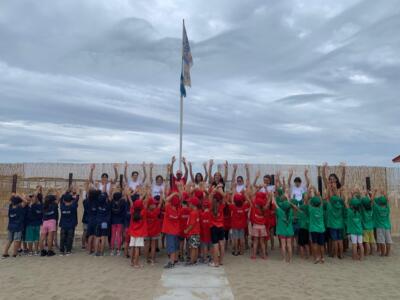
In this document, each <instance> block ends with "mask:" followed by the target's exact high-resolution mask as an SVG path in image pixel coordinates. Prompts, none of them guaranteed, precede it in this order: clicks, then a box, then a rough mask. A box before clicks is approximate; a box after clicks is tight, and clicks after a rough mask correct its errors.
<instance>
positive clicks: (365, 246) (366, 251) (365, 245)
mask: <svg viewBox="0 0 400 300" xmlns="http://www.w3.org/2000/svg"><path fill="white" fill-rule="evenodd" d="M370 251H371V249H370V245H369V243H364V254H365V256H367V255H369V253H370Z"/></svg>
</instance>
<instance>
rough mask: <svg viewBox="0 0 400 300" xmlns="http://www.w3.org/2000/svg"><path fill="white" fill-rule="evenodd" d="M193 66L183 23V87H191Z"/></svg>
mask: <svg viewBox="0 0 400 300" xmlns="http://www.w3.org/2000/svg"><path fill="white" fill-rule="evenodd" d="M192 66H193V58H192V52H191V51H190V45H189V39H188V37H187V34H186V28H185V21H183V35H182V73H183V85H184V86H191V85H192V82H191V80H190V68H191V67H192Z"/></svg>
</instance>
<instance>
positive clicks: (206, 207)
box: [200, 199, 211, 263]
mask: <svg viewBox="0 0 400 300" xmlns="http://www.w3.org/2000/svg"><path fill="white" fill-rule="evenodd" d="M210 228H211V212H210V201H208V200H207V199H206V200H204V201H203V210H202V211H201V212H200V243H201V249H200V250H201V253H200V255H201V259H200V261H201V262H204V263H208V262H209V261H208V253H209V250H210V248H211V232H210Z"/></svg>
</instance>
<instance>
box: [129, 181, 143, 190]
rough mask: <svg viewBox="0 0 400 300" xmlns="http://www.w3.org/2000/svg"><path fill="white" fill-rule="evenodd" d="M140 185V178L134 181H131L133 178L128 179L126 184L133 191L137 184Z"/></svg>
mask: <svg viewBox="0 0 400 300" xmlns="http://www.w3.org/2000/svg"><path fill="white" fill-rule="evenodd" d="M141 185H142V182H141V181H140V180H136V181H133V180H130V179H129V180H128V186H129V187H130V188H131V189H132V190H133V191H134V190H136V189H137V187H138V186H141Z"/></svg>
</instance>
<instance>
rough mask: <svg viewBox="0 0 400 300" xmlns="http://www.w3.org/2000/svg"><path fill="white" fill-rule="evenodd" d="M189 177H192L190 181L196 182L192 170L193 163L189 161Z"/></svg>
mask: <svg viewBox="0 0 400 300" xmlns="http://www.w3.org/2000/svg"><path fill="white" fill-rule="evenodd" d="M189 175H190V180H191V181H192V182H194V176H193V169H192V163H191V162H190V161H189Z"/></svg>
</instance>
